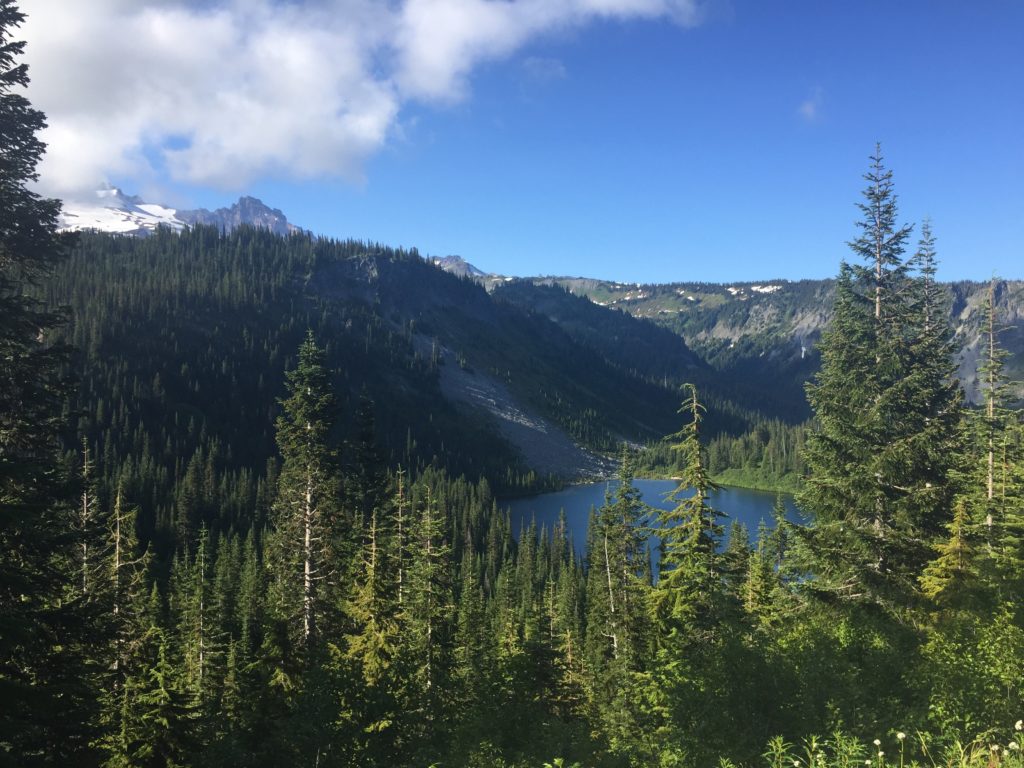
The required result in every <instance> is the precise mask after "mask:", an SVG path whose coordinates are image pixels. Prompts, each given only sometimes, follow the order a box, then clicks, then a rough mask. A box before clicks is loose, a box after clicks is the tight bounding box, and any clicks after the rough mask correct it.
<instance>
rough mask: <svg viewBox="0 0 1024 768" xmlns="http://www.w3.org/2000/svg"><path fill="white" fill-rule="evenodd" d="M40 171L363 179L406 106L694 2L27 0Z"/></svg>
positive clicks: (54, 176) (71, 177)
mask: <svg viewBox="0 0 1024 768" xmlns="http://www.w3.org/2000/svg"><path fill="white" fill-rule="evenodd" d="M22 8H23V10H24V11H25V12H26V14H28V19H27V20H26V23H25V25H24V26H23V27H22V29H21V30H20V33H21V34H20V35H19V37H22V38H24V39H25V40H26V41H27V42H28V48H27V51H26V60H27V62H28V64H29V66H30V68H31V69H30V76H31V78H32V83H31V85H30V89H29V98H30V99H32V101H33V103H34V104H35V105H36V106H37V107H39V108H40V109H42V110H43V111H44V112H45V113H46V114H47V116H48V120H49V127H48V128H47V129H46V130H45V132H44V134H43V137H42V138H43V140H44V141H46V142H47V144H48V151H47V154H46V157H45V158H44V160H43V163H42V165H41V167H40V172H41V177H42V178H41V182H42V185H43V186H44V188H45V189H46V191H48V192H49V193H51V194H60V195H64V196H68V195H71V194H73V193H76V192H81V191H83V190H86V189H92V188H94V187H95V186H96V184H97V183H98V182H99V181H102V180H103V179H105V178H108V177H110V176H121V177H128V178H132V179H134V180H136V181H138V182H139V183H144V182H145V180H147V179H154V178H157V177H160V176H163V175H166V176H168V177H169V178H171V179H173V180H176V181H181V182H188V183H193V184H201V185H208V186H213V187H217V188H221V189H225V190H238V189H243V188H244V187H245V186H246V185H248V184H249V183H251V182H252V181H253V180H254V179H257V178H262V177H275V178H293V179H303V178H323V177H332V178H343V179H348V180H354V181H356V180H359V179H360V178H361V177H362V173H363V166H364V163H365V161H366V160H367V158H369V157H370V156H371V155H373V154H374V153H375V152H376V151H378V150H379V149H380V148H381V147H382V146H383V145H384V144H385V143H386V142H387V141H388V139H389V137H391V136H392V135H393V134H394V132H395V131H396V130H397V127H398V124H399V123H398V121H399V116H400V112H401V110H402V107H403V106H404V105H405V104H407V103H409V102H410V101H417V102H422V103H435V104H441V105H444V104H450V103H453V102H457V101H459V100H461V99H465V98H466V97H467V96H468V95H469V77H470V75H471V73H472V72H473V70H474V68H475V67H477V66H478V65H480V64H481V63H483V62H487V61H493V60H497V59H501V58H505V57H508V56H510V55H512V54H513V53H514V52H515V51H517V50H518V49H520V48H521V47H522V46H523V45H524V44H526V43H527V42H530V41H532V40H534V39H536V38H538V37H541V36H543V35H545V34H550V33H553V32H557V31H561V30H564V29H571V28H576V27H580V26H583V25H585V24H587V23H589V22H591V21H593V20H595V19H599V18H607V19H651V20H656V19H662V20H669V21H672V22H674V23H677V24H680V25H683V26H693V25H696V24H698V23H700V21H701V18H702V6H701V0H391V1H390V2H386V1H385V0H89V2H68V0H23V2H22Z"/></svg>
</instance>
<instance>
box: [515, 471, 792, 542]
mask: <svg viewBox="0 0 1024 768" xmlns="http://www.w3.org/2000/svg"><path fill="white" fill-rule="evenodd" d="M617 485H618V482H617V481H615V480H612V481H609V482H600V483H587V484H585V485H573V486H570V487H569V488H566V489H564V490H561V491H556V492H555V493H542V494H539V495H537V496H527V497H524V498H519V499H508V500H505V501H502V502H501V503H500V506H501V508H502V509H507V510H509V515H510V517H511V520H512V531H513V533H515V535H516V536H517V537H518V536H519V533H520V531H521V530H525V529H526V528H527V527H528V526H529V525H530V522H531V521H534V520H535V521H536V523H537V530H538V531H539V530H540V529H541V527H542V526H543V527H546V528H547V530H548V532H550V531H551V529H552V528H553V527H554V526H555V525H556V524H557V523H558V516H559V514H560V513H561V512H562V510H565V520H566V524H567V526H568V529H569V534H570V536H571V537H572V540H573V544H574V545H575V547H576V552H577V553H579V554H583V550H584V548H585V547H586V542H587V522H588V520H589V517H590V508H591V507H594V508H597V507H600V506H601V505H602V504H604V497H605V493H606V492H610V493H614V491H615V488H616V486H617ZM635 485H636V487H637V489H638V490H639V491H640V493H641V495H642V496H643V500H644V502H645V503H647V504H649V505H650V506H652V507H656V508H658V509H672V508H673V507H674V506H675V505H674V504H673V503H672V502H669V501H668V500H667V499H666V498H665V497H666V495H667V494H669V493H671V492H672V491H674V490H675V489H676V486H677V483H676V482H675V481H674V480H637V481H635ZM690 493H692V491H691V492H690ZM687 495H690V494H689V493H688V494H687ZM783 499H784V501H785V504H786V519H787V520H791V521H793V522H802V518H801V516H800V513H799V512H798V511H797V508H796V505H794V504H793V498H792V496H784V497H783ZM709 504H710V505H711V506H712V507H714V508H715V509H716V510H718V511H719V512H721V513H722V514H723V518H722V523H723V525H724V526H725V527H726V530H727V531H728V527H729V525H730V524H731V523H732V521H733V520H737V521H739V522H741V523H744V524H745V525H746V526H747V531H748V532H749V534H750V537H751V539H752V540H753V538H754V537H755V536H756V535H757V527H758V525H760V523H761V521H762V520H763V521H764V522H765V523H766V524H767V525H768V527H769V528H771V527H773V521H772V507H774V506H775V494H774V493H769V492H765V491H753V490H750V489H748V488H732V487H723V488H721V489H719V490H718V491H715V492H714V493H712V494H711V496H710V498H709ZM726 543H727V542H726V541H723V542H722V544H723V546H724V545H725V544H726ZM649 544H650V546H651V548H652V550H654V551H655V552H656V551H657V537H655V536H652V537H651V539H650V540H649Z"/></svg>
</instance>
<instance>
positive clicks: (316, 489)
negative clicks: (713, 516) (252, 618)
mask: <svg viewBox="0 0 1024 768" xmlns="http://www.w3.org/2000/svg"><path fill="white" fill-rule="evenodd" d="M287 381H288V397H287V398H286V399H284V400H283V401H282V402H281V405H282V407H283V413H282V414H281V416H280V417H279V418H278V420H277V443H278V449H279V450H280V452H281V458H282V461H283V463H282V467H281V476H280V479H279V484H278V496H277V501H276V502H275V505H274V512H275V525H274V529H275V530H274V536H273V538H274V542H273V544H272V552H273V556H274V567H275V577H276V585H275V589H276V600H277V605H278V611H279V613H280V615H281V618H283V619H284V620H285V621H286V622H287V623H288V624H289V625H290V626H291V627H292V628H293V634H294V636H295V637H296V639H297V640H298V641H299V642H300V643H301V644H302V645H305V646H307V647H308V646H309V645H311V644H312V643H314V642H315V641H316V639H317V635H318V626H319V624H320V622H321V621H322V620H323V618H324V616H325V614H326V613H327V606H328V594H329V589H330V587H331V586H332V583H333V582H332V577H334V576H335V575H336V574H335V572H334V569H335V568H336V567H337V562H336V559H335V557H334V552H335V551H336V549H337V545H338V543H339V538H340V536H341V535H342V531H341V530H340V525H339V511H338V508H337V507H338V494H339V487H338V485H339V483H338V473H337V454H336V451H335V449H334V447H333V446H332V445H331V442H330V440H331V432H332V429H333V426H334V422H335V418H336V414H335V405H334V396H333V394H332V392H331V386H330V378H329V375H328V372H327V368H326V365H325V360H324V352H323V350H322V349H320V347H318V346H317V344H316V340H315V339H314V337H313V333H312V331H310V332H309V333H308V334H307V336H306V339H305V341H304V342H303V343H302V345H301V347H300V348H299V359H298V363H297V365H296V367H295V369H294V370H292V371H289V373H288V375H287Z"/></svg>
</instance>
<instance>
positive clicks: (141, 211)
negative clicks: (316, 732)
mask: <svg viewBox="0 0 1024 768" xmlns="http://www.w3.org/2000/svg"><path fill="white" fill-rule="evenodd" d="M197 224H206V225H210V226H214V227H217V228H218V229H222V230H225V231H231V230H233V229H235V228H236V227H239V226H243V225H248V226H254V227H259V228H262V229H267V230H269V231H271V232H273V233H275V234H278V235H289V234H292V233H295V232H302V231H303V230H302V228H301V227H298V226H296V225H294V224H292V223H291V222H289V221H288V217H287V216H285V214H284V213H283V212H282V211H281V210H280V209H279V208H271V207H270V206H268V205H266V204H265V203H264V202H263V201H262V200H260V199H258V198H255V197H252V196H249V195H243V196H242V197H240V198H238V201H237V202H236V203H234V204H232V205H231V206H228V207H223V208H217V209H216V210H213V211H211V210H208V209H206V208H196V209H191V210H189V209H181V210H179V209H176V208H171V207H169V206H165V205H160V204H157V203H147V202H145V201H144V200H143V199H142V198H141V197H140V196H138V195H129V194H126V193H125V192H124V191H123V190H121V189H119V188H117V187H105V188H103V189H99V190H97V191H96V193H95V196H94V198H93V199H92V200H65V201H63V210H62V212H61V217H60V229H61V230H62V231H65V232H67V231H85V230H88V231H96V232H107V233H111V234H124V235H135V236H145V235H149V234H152V233H153V232H154V231H156V229H157V228H158V227H167V228H169V229H171V230H173V231H176V232H180V231H181V230H182V229H184V228H185V227H188V226H195V225H197Z"/></svg>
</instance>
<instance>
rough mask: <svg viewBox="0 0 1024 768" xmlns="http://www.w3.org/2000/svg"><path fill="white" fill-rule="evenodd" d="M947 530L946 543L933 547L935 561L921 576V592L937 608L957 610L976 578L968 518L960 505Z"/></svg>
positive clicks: (960, 504) (965, 599) (964, 509)
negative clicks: (935, 553) (937, 606)
mask: <svg viewBox="0 0 1024 768" xmlns="http://www.w3.org/2000/svg"><path fill="white" fill-rule="evenodd" d="M948 528H949V538H948V540H946V541H944V542H941V543H940V544H938V545H936V547H935V551H936V552H937V557H936V558H935V559H934V560H932V561H931V562H930V563H928V565H927V566H926V567H925V569H924V572H923V573H922V574H921V590H922V591H923V592H924V594H925V596H927V597H928V598H930V599H931V600H933V601H934V602H935V603H936V604H938V605H939V606H942V607H952V608H958V607H962V606H963V605H964V604H965V603H966V602H967V601H968V600H969V599H970V597H971V591H972V589H973V588H974V586H975V584H974V582H975V580H976V579H977V577H978V570H977V565H976V563H975V554H974V547H973V546H972V545H971V543H970V528H971V524H970V515H969V513H968V511H967V505H966V504H965V503H964V502H963V501H961V502H960V503H959V504H957V507H956V511H955V512H954V514H953V519H952V521H950V523H949V526H948Z"/></svg>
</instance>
